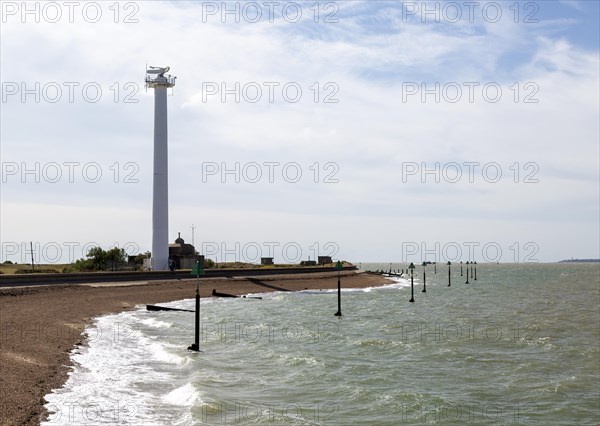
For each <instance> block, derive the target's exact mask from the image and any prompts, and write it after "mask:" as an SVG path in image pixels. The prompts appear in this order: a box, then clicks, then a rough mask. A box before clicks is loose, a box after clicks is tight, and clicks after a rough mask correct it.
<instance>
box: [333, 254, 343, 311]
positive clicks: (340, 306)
mask: <svg viewBox="0 0 600 426" xmlns="http://www.w3.org/2000/svg"><path fill="white" fill-rule="evenodd" d="M343 268H344V266H343V265H342V262H341V261H339V260H338V261H337V263H336V264H335V269H337V272H338V310H337V312H336V313H335V316H336V317H341V316H342V284H341V282H340V271H341V270H342V269H343Z"/></svg>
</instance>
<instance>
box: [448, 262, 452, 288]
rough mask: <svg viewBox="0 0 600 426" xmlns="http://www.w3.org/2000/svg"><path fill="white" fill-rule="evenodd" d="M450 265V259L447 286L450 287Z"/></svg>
mask: <svg viewBox="0 0 600 426" xmlns="http://www.w3.org/2000/svg"><path fill="white" fill-rule="evenodd" d="M450 265H452V264H451V263H450V261H448V287H450Z"/></svg>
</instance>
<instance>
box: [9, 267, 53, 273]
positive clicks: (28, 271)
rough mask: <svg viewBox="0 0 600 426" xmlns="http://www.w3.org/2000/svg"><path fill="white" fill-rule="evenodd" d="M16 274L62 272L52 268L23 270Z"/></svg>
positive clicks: (17, 271) (18, 270)
mask: <svg viewBox="0 0 600 426" xmlns="http://www.w3.org/2000/svg"><path fill="white" fill-rule="evenodd" d="M15 274H60V272H59V271H57V270H56V269H52V268H35V269H31V268H21V269H17V270H16V271H15Z"/></svg>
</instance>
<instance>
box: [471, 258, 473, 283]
mask: <svg viewBox="0 0 600 426" xmlns="http://www.w3.org/2000/svg"><path fill="white" fill-rule="evenodd" d="M471 279H473V262H471Z"/></svg>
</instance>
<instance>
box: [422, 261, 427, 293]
mask: <svg viewBox="0 0 600 426" xmlns="http://www.w3.org/2000/svg"><path fill="white" fill-rule="evenodd" d="M422 266H423V291H422V292H421V293H427V288H426V287H425V267H426V266H427V263H425V262H423V265H422Z"/></svg>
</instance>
